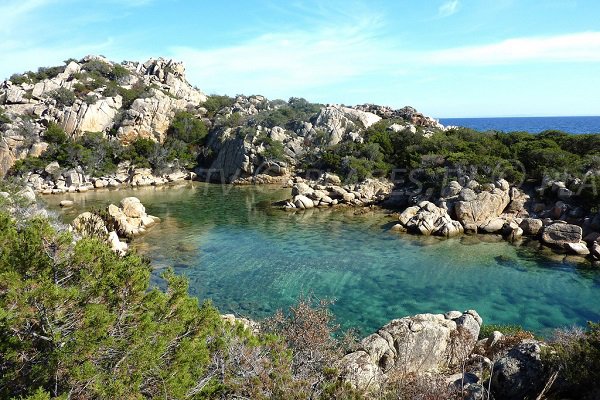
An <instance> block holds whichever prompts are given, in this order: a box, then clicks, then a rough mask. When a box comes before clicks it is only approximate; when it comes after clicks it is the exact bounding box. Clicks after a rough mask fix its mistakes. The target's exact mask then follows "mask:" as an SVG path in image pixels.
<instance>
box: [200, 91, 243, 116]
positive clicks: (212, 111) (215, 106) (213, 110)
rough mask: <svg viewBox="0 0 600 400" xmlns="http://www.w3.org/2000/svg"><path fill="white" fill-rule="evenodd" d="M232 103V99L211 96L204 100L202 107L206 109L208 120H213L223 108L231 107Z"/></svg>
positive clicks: (233, 100)
mask: <svg viewBox="0 0 600 400" xmlns="http://www.w3.org/2000/svg"><path fill="white" fill-rule="evenodd" d="M234 102H235V99H234V98H232V97H229V96H221V95H216V94H213V95H210V96H208V97H207V98H206V101H205V102H204V104H202V107H204V108H206V110H207V111H208V115H207V117H208V118H214V116H215V115H216V114H217V113H218V112H219V111H221V110H222V109H223V108H225V107H231V106H233V103H234Z"/></svg>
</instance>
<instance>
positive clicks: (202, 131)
mask: <svg viewBox="0 0 600 400" xmlns="http://www.w3.org/2000/svg"><path fill="white" fill-rule="evenodd" d="M167 134H168V135H169V136H170V137H172V138H174V139H177V140H181V141H182V142H184V143H188V144H196V145H199V144H202V143H203V142H204V139H205V138H206V135H208V128H207V127H206V125H205V124H204V122H203V121H202V120H201V119H198V118H196V117H195V116H194V115H192V114H190V113H189V112H186V111H179V112H177V113H176V114H175V116H174V117H173V121H172V122H171V125H170V126H169V129H168V131H167Z"/></svg>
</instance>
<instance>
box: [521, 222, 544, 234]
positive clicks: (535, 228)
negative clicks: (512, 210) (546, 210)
mask: <svg viewBox="0 0 600 400" xmlns="http://www.w3.org/2000/svg"><path fill="white" fill-rule="evenodd" d="M519 226H520V227H521V229H523V234H525V235H529V236H536V235H538V234H539V233H540V232H541V231H542V228H543V226H544V224H543V222H542V220H541V219H537V218H525V219H523V221H522V222H521V223H520V224H519Z"/></svg>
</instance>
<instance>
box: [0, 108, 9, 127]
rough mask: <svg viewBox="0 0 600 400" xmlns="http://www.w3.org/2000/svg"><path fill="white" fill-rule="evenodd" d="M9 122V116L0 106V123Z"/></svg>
mask: <svg viewBox="0 0 600 400" xmlns="http://www.w3.org/2000/svg"><path fill="white" fill-rule="evenodd" d="M8 123H10V118H8V116H7V115H6V114H5V113H4V109H2V108H0V125H2V124H8Z"/></svg>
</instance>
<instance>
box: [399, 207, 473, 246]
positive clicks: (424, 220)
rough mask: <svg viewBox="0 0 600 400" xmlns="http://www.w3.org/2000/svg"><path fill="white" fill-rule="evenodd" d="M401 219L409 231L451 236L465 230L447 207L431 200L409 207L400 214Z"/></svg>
mask: <svg viewBox="0 0 600 400" xmlns="http://www.w3.org/2000/svg"><path fill="white" fill-rule="evenodd" d="M399 220H400V223H401V224H402V225H403V226H404V227H405V228H406V229H407V230H408V231H410V232H413V233H420V234H422V235H427V236H428V235H440V236H446V237H449V236H454V235H458V234H460V233H462V232H463V227H462V225H461V224H460V222H458V221H454V220H452V218H450V215H448V212H447V211H446V210H445V209H443V208H440V207H438V206H436V205H435V204H433V203H431V202H429V201H422V202H420V203H419V204H418V205H416V206H413V207H408V208H407V209H406V210H404V212H402V214H400V217H399Z"/></svg>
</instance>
